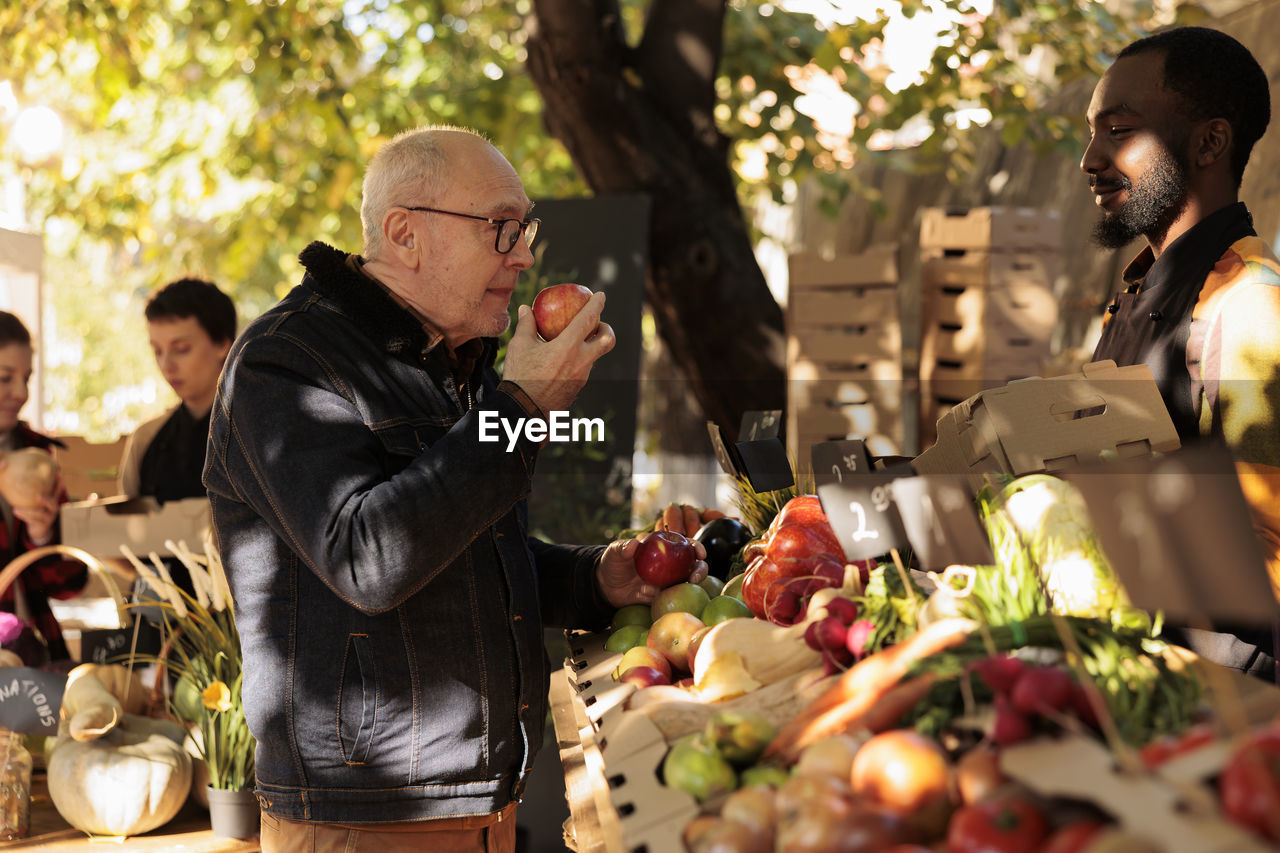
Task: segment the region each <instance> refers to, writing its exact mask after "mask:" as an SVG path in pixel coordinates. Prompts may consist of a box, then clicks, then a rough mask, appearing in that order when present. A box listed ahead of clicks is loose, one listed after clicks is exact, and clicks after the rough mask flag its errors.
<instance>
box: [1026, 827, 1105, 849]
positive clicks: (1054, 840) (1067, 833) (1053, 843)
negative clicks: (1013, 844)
mask: <svg viewBox="0 0 1280 853" xmlns="http://www.w3.org/2000/svg"><path fill="white" fill-rule="evenodd" d="M1105 828H1106V824H1103V823H1100V822H1098V821H1096V820H1078V821H1076V822H1075V823H1069V824H1067V825H1066V826H1064V827H1063V828H1062V829H1059V830H1058V831H1057V832H1055V833H1054V834H1053V835H1051V836H1049V840H1048V841H1047V842H1045V845H1044V846H1043V847H1041V848H1040V853H1081V851H1083V850H1087V849H1089V845H1090V844H1091V843H1092V842H1093V839H1095V838H1097V837H1098V835H1099V834H1100V833H1101V832H1102V830H1103V829H1105Z"/></svg>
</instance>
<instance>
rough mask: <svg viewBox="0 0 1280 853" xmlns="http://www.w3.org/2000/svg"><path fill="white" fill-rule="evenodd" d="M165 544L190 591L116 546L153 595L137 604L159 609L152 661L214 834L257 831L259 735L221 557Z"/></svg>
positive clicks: (155, 563)
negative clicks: (202, 780) (158, 639)
mask: <svg viewBox="0 0 1280 853" xmlns="http://www.w3.org/2000/svg"><path fill="white" fill-rule="evenodd" d="M166 544H167V545H168V546H169V548H170V549H171V550H172V551H173V553H174V555H175V556H177V558H178V559H179V560H180V561H181V562H182V564H183V565H184V566H185V567H186V569H187V571H188V573H189V574H190V577H191V586H192V589H193V590H194V594H192V593H189V592H187V591H186V590H184V589H183V588H181V587H180V586H178V585H177V584H176V583H174V581H173V579H172V577H171V575H170V573H169V570H168V568H167V567H166V566H165V564H164V562H163V561H162V560H161V559H160V558H159V557H158V556H157V555H156V554H155V553H152V554H151V555H150V558H151V566H147V565H145V564H144V563H143V562H142V561H141V560H139V559H138V558H137V557H135V556H134V555H133V554H132V553H130V552H129V551H128V549H127V548H122V549H121V550H122V551H123V552H124V554H125V556H126V557H128V558H129V560H130V562H131V563H132V564H133V566H134V568H135V569H136V570H137V572H138V576H139V577H140V578H142V579H143V580H144V581H146V583H147V585H148V586H150V587H151V589H152V590H153V592H154V594H155V598H154V599H152V600H146V601H143V602H140V604H141V605H142V606H146V607H155V608H159V610H160V614H161V618H162V627H161V632H162V634H163V636H164V645H163V647H162V651H161V653H160V656H159V658H158V661H157V662H158V663H160V664H161V665H162V666H163V667H167V668H168V670H169V671H170V672H171V673H172V674H173V676H174V679H175V680H174V682H173V688H172V690H171V692H170V695H169V708H170V711H171V712H172V714H173V715H174V716H175V717H176V718H177V719H178V720H180V721H181V722H183V723H185V724H186V725H187V727H188V729H189V731H190V732H191V740H192V741H193V743H194V745H195V750H196V753H197V754H198V756H199V758H200V760H201V761H202V762H203V765H204V768H205V770H206V771H207V773H208V786H207V794H208V805H209V817H210V821H211V823H212V825H213V831H214V834H215V835H219V836H222V837H228V838H247V837H249V836H252V835H256V834H257V833H258V819H259V815H258V803H257V799H256V798H255V796H254V793H253V786H254V772H253V754H254V749H255V747H256V746H257V742H256V741H255V740H254V737H253V735H252V734H250V732H249V725H248V723H247V722H246V720H245V717H244V705H243V703H242V702H241V700H240V689H241V684H242V682H243V674H242V672H241V668H240V667H241V658H240V635H239V632H237V630H236V623H235V605H234V603H233V602H232V600H231V590H230V588H229V587H228V585H227V578H226V574H225V572H224V571H223V568H222V561H221V560H220V559H219V557H218V553H217V551H216V550H215V549H213V548H212V547H210V546H209V545H208V544H206V547H205V553H204V555H202V556H200V555H196V554H194V553H192V552H191V551H189V550H188V549H187V548H186V547H185V545H184V544H183V543H177V544H175V543H172V542H170V543H166Z"/></svg>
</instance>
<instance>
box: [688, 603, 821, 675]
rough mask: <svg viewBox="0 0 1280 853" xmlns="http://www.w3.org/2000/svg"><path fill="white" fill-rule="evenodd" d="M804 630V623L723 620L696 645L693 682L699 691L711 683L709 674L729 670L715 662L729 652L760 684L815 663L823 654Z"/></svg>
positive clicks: (746, 672)
mask: <svg viewBox="0 0 1280 853" xmlns="http://www.w3.org/2000/svg"><path fill="white" fill-rule="evenodd" d="M804 630H805V626H804V624H803V623H802V624H799V625H790V626H782V625H774V624H773V623H771V622H766V621H764V620H763V619H726V620H725V621H724V622H721V623H720V624H719V625H716V626H715V627H713V628H712V629H711V630H710V631H709V632H707V635H706V636H705V637H704V638H703V640H702V645H701V646H699V647H698V654H697V656H696V658H695V660H694V667H693V683H694V684H695V685H696V686H697V687H698V689H700V690H701V689H704V688H708V687H709V686H710V682H709V681H708V680H707V679H708V674H709V673H712V674H714V673H715V672H718V671H719V672H723V673H724V674H725V675H729V674H730V673H732V672H733V668H732V667H726V666H725V665H724V664H719V665H718V666H717V665H716V662H717V661H718V660H719V659H721V658H723V657H725V656H726V655H729V654H736V655H737V656H738V657H739V658H740V661H741V666H742V669H744V670H745V674H746V675H747V676H749V677H750V678H751V679H754V680H755V681H756V682H759V683H760V684H761V685H765V684H773V683H774V682H776V681H781V680H782V679H784V678H787V677H788V676H792V675H795V674H796V673H798V672H801V671H802V670H806V669H809V668H811V667H814V666H817V665H818V664H820V663H822V655H821V654H820V653H819V652H816V651H814V650H813V649H811V648H809V646H808V645H807V644H806V643H805V641H804ZM713 666H715V667H716V668H715V669H714V670H713ZM735 677H736V676H735Z"/></svg>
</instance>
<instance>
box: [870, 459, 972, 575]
mask: <svg viewBox="0 0 1280 853" xmlns="http://www.w3.org/2000/svg"><path fill="white" fill-rule="evenodd" d="M893 500H894V503H895V504H896V505H897V507H898V514H899V516H900V517H901V518H902V527H903V529H904V530H905V531H906V534H907V539H908V541H910V542H911V552H912V553H913V554H914V555H915V558H916V563H917V564H918V565H919V567H920V568H922V569H925V570H936V569H945V568H946V567H947V566H950V565H952V564H955V563H959V564H960V565H965V566H974V565H988V564H990V563H993V562H995V558H994V556H993V555H992V553H991V540H990V539H988V538H987V533H986V531H985V530H984V529H983V528H982V522H981V521H979V520H978V509H977V507H976V506H975V505H974V503H973V492H972V490H971V489H970V488H969V482H968V480H967V479H966V478H965V477H963V476H957V475H949V474H926V475H922V476H918V477H903V478H901V479H897V480H894V481H893Z"/></svg>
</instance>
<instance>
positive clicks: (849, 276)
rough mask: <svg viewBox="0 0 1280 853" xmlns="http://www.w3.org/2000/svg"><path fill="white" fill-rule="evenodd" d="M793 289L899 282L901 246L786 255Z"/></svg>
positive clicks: (886, 245) (790, 285) (789, 286)
mask: <svg viewBox="0 0 1280 853" xmlns="http://www.w3.org/2000/svg"><path fill="white" fill-rule="evenodd" d="M787 268H788V272H789V275H788V285H787V286H788V289H789V291H790V292H792V293H794V292H795V291H797V290H799V289H802V288H810V287H848V286H850V285H856V286H862V287H867V286H875V285H896V284H897V283H898V246H897V244H885V245H881V246H872V247H870V248H868V249H867V250H866V251H865V252H860V253H858V254H856V255H836V256H835V257H834V258H830V259H827V258H822V257H820V256H818V255H805V254H797V255H792V256H791V257H789V258H788V259H787Z"/></svg>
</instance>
